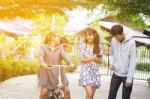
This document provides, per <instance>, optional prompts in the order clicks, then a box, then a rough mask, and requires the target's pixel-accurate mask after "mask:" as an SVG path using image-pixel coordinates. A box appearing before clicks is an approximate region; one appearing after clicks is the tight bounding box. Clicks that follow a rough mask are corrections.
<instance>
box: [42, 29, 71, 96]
mask: <svg viewBox="0 0 150 99" xmlns="http://www.w3.org/2000/svg"><path fill="white" fill-rule="evenodd" d="M62 59H65V61H66V62H67V63H68V64H70V65H71V66H73V65H72V61H71V60H70V58H69V57H68V56H67V55H66V53H65V51H64V49H63V46H62V45H60V37H59V36H58V35H57V34H55V33H53V32H51V33H49V34H47V35H46V37H45V44H43V45H42V46H41V49H40V52H39V61H40V64H41V67H40V71H39V85H40V87H41V94H40V99H47V96H48V89H56V88H57V84H58V77H57V76H58V67H55V68H53V69H51V68H50V67H49V66H51V65H60V64H61V60H62ZM61 78H62V79H61V80H62V83H63V85H64V86H65V87H64V94H65V99H70V93H69V88H68V84H69V82H68V79H67V77H66V75H65V73H64V71H63V68H61Z"/></svg>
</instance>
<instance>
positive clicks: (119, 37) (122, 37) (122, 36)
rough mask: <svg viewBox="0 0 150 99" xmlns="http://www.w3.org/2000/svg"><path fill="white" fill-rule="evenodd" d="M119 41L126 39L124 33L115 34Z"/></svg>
mask: <svg viewBox="0 0 150 99" xmlns="http://www.w3.org/2000/svg"><path fill="white" fill-rule="evenodd" d="M114 37H115V38H116V39H117V40H118V41H120V42H122V41H123V40H124V35H123V34H122V35H116V36H114Z"/></svg>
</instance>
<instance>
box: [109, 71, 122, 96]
mask: <svg viewBox="0 0 150 99" xmlns="http://www.w3.org/2000/svg"><path fill="white" fill-rule="evenodd" d="M121 82H122V81H121V77H118V76H117V75H115V74H113V75H112V78H111V83H110V89H109V96H108V99H116V96H117V92H118V89H119V86H120V84H121Z"/></svg>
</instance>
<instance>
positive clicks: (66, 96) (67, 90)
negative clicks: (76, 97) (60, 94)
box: [64, 86, 71, 99]
mask: <svg viewBox="0 0 150 99" xmlns="http://www.w3.org/2000/svg"><path fill="white" fill-rule="evenodd" d="M64 94H65V99H71V95H70V90H69V86H65V89H64Z"/></svg>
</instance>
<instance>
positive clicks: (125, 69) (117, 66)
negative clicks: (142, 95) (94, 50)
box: [108, 25, 136, 99]
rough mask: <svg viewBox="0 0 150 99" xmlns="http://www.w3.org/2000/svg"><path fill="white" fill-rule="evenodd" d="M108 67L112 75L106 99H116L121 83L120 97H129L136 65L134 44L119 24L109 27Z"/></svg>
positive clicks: (126, 98)
mask: <svg viewBox="0 0 150 99" xmlns="http://www.w3.org/2000/svg"><path fill="white" fill-rule="evenodd" d="M111 34H112V36H113V38H112V41H111V49H110V51H111V62H110V69H111V70H112V71H113V75H112V78H111V83H110V90H109V96H108V99H116V96H117V91H118V89H119V87H120V85H121V83H123V89H122V99H130V95H131V92H132V86H133V75H134V71H135V66H136V45H135V41H134V40H133V39H132V37H130V36H128V35H126V34H124V33H123V27H122V26H121V25H114V26H113V27H112V28H111Z"/></svg>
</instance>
